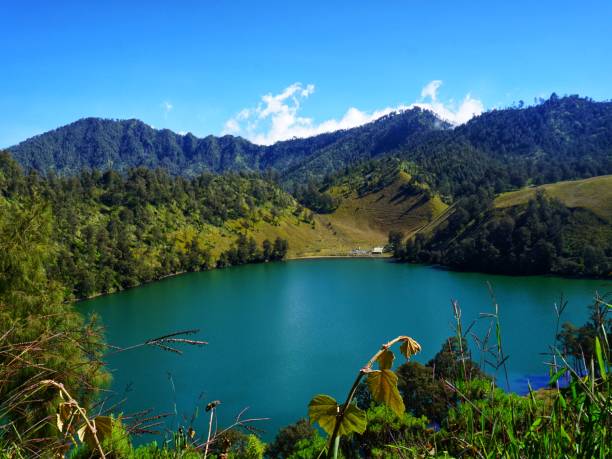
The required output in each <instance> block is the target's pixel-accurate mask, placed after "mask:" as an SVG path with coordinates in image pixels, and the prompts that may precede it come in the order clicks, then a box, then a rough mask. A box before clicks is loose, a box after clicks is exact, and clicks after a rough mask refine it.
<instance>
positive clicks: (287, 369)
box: [77, 259, 612, 440]
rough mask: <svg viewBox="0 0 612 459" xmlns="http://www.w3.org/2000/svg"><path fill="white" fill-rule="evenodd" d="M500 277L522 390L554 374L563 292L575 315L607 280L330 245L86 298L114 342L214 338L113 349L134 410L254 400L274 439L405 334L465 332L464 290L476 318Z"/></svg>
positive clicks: (429, 340)
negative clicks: (360, 253) (316, 399)
mask: <svg viewBox="0 0 612 459" xmlns="http://www.w3.org/2000/svg"><path fill="white" fill-rule="evenodd" d="M487 282H490V284H491V286H492V287H493V290H494V293H495V296H496V299H497V302H498V304H499V308H500V309H499V310H500V317H501V322H502V333H503V340H504V341H503V343H504V351H505V353H506V354H508V355H510V358H509V360H508V362H507V365H508V372H509V378H510V384H511V388H512V389H513V390H516V391H519V392H522V391H525V390H526V387H527V381H528V380H529V381H531V382H532V384H536V385H537V384H542V381H543V380H545V378H543V377H544V376H545V375H546V374H547V367H546V366H545V365H544V364H543V362H544V361H545V360H546V359H547V357H546V356H545V355H541V353H544V352H546V351H547V350H548V348H549V345H550V344H551V343H552V341H553V337H554V334H555V324H556V322H555V320H556V319H555V312H554V304H555V303H558V302H559V300H560V297H561V295H563V296H564V298H565V299H566V300H567V301H568V307H567V310H566V312H565V315H564V317H563V320H569V321H573V322H574V323H576V324H582V323H583V322H584V321H585V319H586V318H587V315H588V311H587V309H586V306H587V305H588V304H590V303H591V302H592V298H593V296H594V292H595V291H599V292H600V293H604V292H606V291H610V290H612V283H611V282H606V281H596V280H576V279H561V278H555V277H506V276H495V275H485V274H476V273H457V272H451V271H445V270H441V269H436V268H433V267H426V266H417V265H409V264H396V263H392V262H389V261H387V260H384V259H332V260H323V259H321V260H298V261H288V262H279V263H267V264H259V265H249V266H241V267H234V268H229V269H224V270H213V271H209V272H203V273H193V274H186V275H182V276H178V277H174V278H169V279H166V280H163V281H161V282H157V283H153V284H149V285H146V286H143V287H139V288H136V289H132V290H128V291H125V292H121V293H118V294H114V295H110V296H105V297H100V298H96V299H93V300H90V301H86V302H83V303H79V304H78V305H77V307H78V308H79V309H80V310H81V311H82V312H84V313H85V314H90V313H92V312H96V313H98V314H99V315H100V316H101V318H102V321H103V324H104V326H105V327H106V337H107V340H108V342H109V343H111V344H113V345H117V346H122V347H126V346H130V345H133V344H137V343H139V342H143V341H145V340H147V339H149V338H155V337H158V336H161V335H165V334H168V333H171V332H174V331H180V330H186V329H193V328H199V329H200V330H201V331H200V333H199V334H198V335H197V336H196V338H197V339H202V340H206V341H208V342H209V344H208V345H207V346H205V347H201V348H196V347H185V348H183V349H184V354H183V355H176V354H173V353H170V352H165V351H162V350H160V349H156V348H149V347H147V348H140V349H135V350H133V351H129V352H125V353H120V354H115V355H110V356H109V357H108V359H107V360H108V367H109V369H110V370H111V371H112V373H113V384H112V389H113V391H114V392H115V393H116V395H115V400H120V399H123V398H124V397H125V398H126V401H125V402H124V403H123V404H122V405H121V408H120V410H121V411H123V412H124V413H126V414H127V413H133V412H137V411H141V410H143V409H149V408H150V409H152V410H153V411H154V412H156V413H161V412H176V413H177V416H174V417H172V418H170V419H169V420H168V426H169V427H170V428H176V426H177V425H178V424H187V423H188V421H185V420H184V418H186V419H189V418H190V417H191V415H192V414H193V413H194V411H195V408H196V406H199V407H200V410H202V406H204V405H206V403H208V402H209V401H211V400H216V399H218V400H221V401H222V405H221V406H220V407H219V410H218V413H219V416H220V419H221V421H222V422H224V423H227V422H230V421H231V420H232V419H233V417H234V416H235V415H236V414H237V413H238V412H239V411H241V410H242V409H243V408H246V407H249V410H248V411H247V415H249V416H253V417H268V418H270V420H269V421H265V422H261V423H258V425H257V426H258V427H260V428H262V429H264V430H265V433H264V434H263V437H264V439H267V440H271V439H272V438H273V436H274V434H275V432H276V431H277V430H278V429H279V428H280V427H282V426H284V425H287V424H289V423H292V422H295V421H296V420H297V419H299V418H300V417H304V416H306V411H307V404H308V402H309V401H310V399H311V398H312V396H313V395H315V394H317V393H327V394H330V395H332V396H334V397H335V398H336V399H338V400H344V397H345V396H346V393H347V391H348V389H349V388H350V385H351V384H352V382H353V380H354V378H355V376H356V374H357V371H358V370H359V368H361V367H362V366H363V365H364V364H365V363H366V362H367V360H368V359H369V358H370V357H371V356H372V354H374V353H375V352H376V350H377V349H378V348H379V347H380V345H381V344H382V343H384V342H386V341H388V340H389V339H391V338H394V337H396V336H397V335H409V336H412V337H413V338H415V339H416V340H417V341H419V343H420V344H421V345H422V347H423V352H422V354H421V355H419V356H418V357H417V360H418V361H420V362H423V363H426V362H427V361H428V359H430V358H431V357H433V355H434V354H435V353H437V352H438V351H439V350H440V347H441V345H442V343H443V341H444V340H445V339H446V338H447V337H449V336H452V335H453V334H454V330H453V326H452V323H453V315H452V309H451V299H456V300H458V301H459V303H460V306H461V308H462V311H463V320H464V326H465V327H467V326H468V325H469V323H470V322H472V320H474V319H478V316H479V313H481V312H485V313H486V312H492V311H493V309H492V302H491V297H490V294H489V290H488V288H487ZM487 324H488V322H487V321H486V319H480V320H479V321H478V323H477V325H476V326H475V327H474V331H475V332H476V333H478V334H480V335H482V334H484V332H485V330H486V328H487ZM475 357H476V358H477V357H478V356H477V355H475ZM398 361H403V358H402V359H399V358H398V359H396V364H397V363H398ZM500 377H501V374H500ZM499 382H500V383H502V384H503V385H505V382H503V381H502V380H501V379H500V380H499ZM175 407H176V410H175ZM202 415H203V413H202ZM202 415H200V419H199V420H198V421H197V425H198V426H201V425H203V423H204V419H202ZM199 431H202V429H201V428H200V429H199Z"/></svg>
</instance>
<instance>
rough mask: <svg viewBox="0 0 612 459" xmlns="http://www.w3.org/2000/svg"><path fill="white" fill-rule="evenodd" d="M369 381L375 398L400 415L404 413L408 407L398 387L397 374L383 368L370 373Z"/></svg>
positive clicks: (369, 387) (369, 386)
mask: <svg viewBox="0 0 612 459" xmlns="http://www.w3.org/2000/svg"><path fill="white" fill-rule="evenodd" d="M367 383H368V389H370V393H371V394H372V397H373V398H374V400H376V401H377V402H378V403H383V404H385V405H387V406H388V407H389V408H391V409H392V410H393V412H394V413H395V414H397V415H398V416H402V415H403V414H404V411H405V410H406V408H405V407H404V401H403V400H402V396H401V395H400V393H399V390H398V389H397V375H396V374H395V373H394V372H393V371H392V370H389V369H383V370H376V371H372V372H370V373H368V378H367Z"/></svg>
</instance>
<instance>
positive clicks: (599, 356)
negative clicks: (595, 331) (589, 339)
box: [595, 336, 608, 381]
mask: <svg viewBox="0 0 612 459" xmlns="http://www.w3.org/2000/svg"><path fill="white" fill-rule="evenodd" d="M595 355H596V356H597V364H598V365H599V374H600V375H601V377H602V379H603V380H604V381H605V380H606V379H607V377H608V375H607V374H606V366H605V364H604V359H603V355H602V352H601V343H600V342H599V337H598V336H596V337H595Z"/></svg>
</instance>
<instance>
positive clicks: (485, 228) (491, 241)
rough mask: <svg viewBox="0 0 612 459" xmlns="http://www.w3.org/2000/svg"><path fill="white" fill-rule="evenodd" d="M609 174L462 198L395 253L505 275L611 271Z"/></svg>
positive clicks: (611, 193)
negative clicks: (495, 194) (441, 217)
mask: <svg viewBox="0 0 612 459" xmlns="http://www.w3.org/2000/svg"><path fill="white" fill-rule="evenodd" d="M611 198H612V176H609V175H606V176H600V177H592V178H589V179H584V180H575V181H564V182H558V183H552V184H547V185H542V186H539V187H530V188H524V189H521V190H518V191H514V192H509V193H503V194H501V195H499V196H497V197H495V198H493V196H491V195H487V194H486V193H481V195H480V196H478V197H476V196H475V197H471V198H466V199H461V200H459V201H458V202H457V203H456V204H455V205H454V206H453V208H452V209H451V210H450V212H448V213H447V214H446V215H445V218H443V219H439V220H438V221H436V222H435V223H436V224H435V225H431V226H429V227H427V228H426V229H425V230H423V231H421V232H419V234H417V236H416V237H415V238H413V239H410V240H408V241H407V243H406V245H405V246H403V247H400V249H399V250H398V251H397V253H396V255H397V256H398V258H403V259H406V260H409V261H421V262H427V263H437V264H442V265H446V266H450V267H453V268H457V269H465V270H478V271H485V272H499V273H505V274H543V273H550V272H553V273H558V274H567V275H591V276H601V277H609V276H611V275H612V199H611Z"/></svg>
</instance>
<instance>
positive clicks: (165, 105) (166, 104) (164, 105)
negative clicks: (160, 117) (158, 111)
mask: <svg viewBox="0 0 612 459" xmlns="http://www.w3.org/2000/svg"><path fill="white" fill-rule="evenodd" d="M161 107H162V108H163V109H164V112H166V113H170V112H171V111H172V109H173V108H174V105H172V102H168V101H167V100H165V101H163V102H162V104H161Z"/></svg>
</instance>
